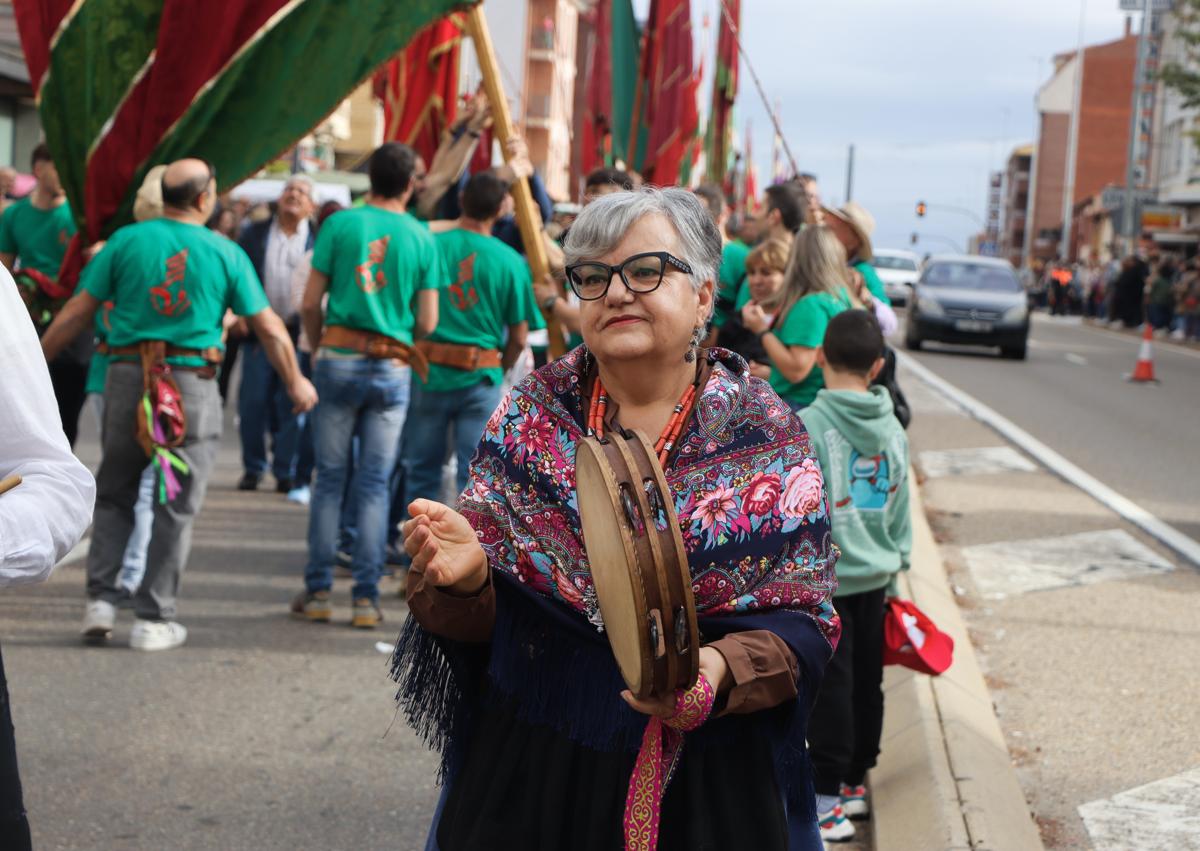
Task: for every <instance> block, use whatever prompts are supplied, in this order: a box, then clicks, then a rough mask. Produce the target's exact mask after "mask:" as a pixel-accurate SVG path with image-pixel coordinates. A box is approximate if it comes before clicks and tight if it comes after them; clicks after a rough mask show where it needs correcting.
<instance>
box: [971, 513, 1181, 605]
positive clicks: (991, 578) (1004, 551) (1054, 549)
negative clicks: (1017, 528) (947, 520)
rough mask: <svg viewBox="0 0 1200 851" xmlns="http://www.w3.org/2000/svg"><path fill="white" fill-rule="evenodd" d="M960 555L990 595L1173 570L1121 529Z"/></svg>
mask: <svg viewBox="0 0 1200 851" xmlns="http://www.w3.org/2000/svg"><path fill="white" fill-rule="evenodd" d="M962 555H963V560H964V561H965V562H966V563H967V569H968V570H970V571H971V578H972V579H974V580H975V585H976V586H977V587H978V588H979V593H980V594H981V595H983V596H984V597H986V598H988V599H990V600H1002V599H1004V598H1005V597H1013V596H1016V595H1017V594H1026V593H1028V592H1030V591H1049V590H1052V589H1055V588H1068V587H1073V586H1078V585H1093V584H1095V583H1097V582H1110V581H1112V580H1114V579H1131V578H1133V577H1137V576H1142V575H1146V574H1156V573H1166V572H1169V571H1172V570H1174V569H1175V566H1174V565H1173V564H1171V563H1170V562H1169V561H1167V560H1166V559H1164V558H1163V557H1162V556H1160V555H1159V554H1158V553H1156V552H1154V550H1152V549H1150V548H1149V547H1147V546H1146V545H1145V544H1143V543H1142V542H1141V541H1139V540H1138V539H1137V538H1135V537H1133V535H1130V534H1129V533H1128V532H1126V531H1125V530H1124V529H1108V530H1105V531H1102V532H1081V533H1079V534H1076V535H1058V536H1055V537H1051V538H1031V539H1028V540H1024V541H997V542H996V543H994V544H979V545H977V546H973V547H963V551H962Z"/></svg>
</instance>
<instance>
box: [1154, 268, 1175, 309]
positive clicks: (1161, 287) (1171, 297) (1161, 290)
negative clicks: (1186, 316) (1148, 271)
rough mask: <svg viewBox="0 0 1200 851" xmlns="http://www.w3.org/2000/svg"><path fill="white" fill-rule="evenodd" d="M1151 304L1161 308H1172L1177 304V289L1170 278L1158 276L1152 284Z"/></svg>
mask: <svg viewBox="0 0 1200 851" xmlns="http://www.w3.org/2000/svg"><path fill="white" fill-rule="evenodd" d="M1150 303H1151V304H1153V305H1156V306H1160V307H1172V306H1174V304H1175V288H1174V286H1172V284H1171V281H1170V279H1169V278H1164V277H1163V276H1161V275H1160V276H1158V277H1157V278H1155V279H1154V280H1153V281H1151V283H1150Z"/></svg>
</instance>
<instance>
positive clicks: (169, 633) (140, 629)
mask: <svg viewBox="0 0 1200 851" xmlns="http://www.w3.org/2000/svg"><path fill="white" fill-rule="evenodd" d="M185 641H187V629H186V628H185V627H184V626H183V624H179V623H175V621H143V620H139V621H137V622H136V623H134V625H133V631H132V632H131V633H130V634H129V646H130V647H132V648H133V649H134V650H170V649H172V648H173V647H178V646H179V645H181V644H183V642H185Z"/></svg>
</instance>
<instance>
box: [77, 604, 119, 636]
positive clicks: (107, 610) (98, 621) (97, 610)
mask: <svg viewBox="0 0 1200 851" xmlns="http://www.w3.org/2000/svg"><path fill="white" fill-rule="evenodd" d="M116 619H117V609H116V607H115V606H113V604H112V603H109V602H107V601H105V600H88V604H87V611H86V612H85V613H84V615H83V629H82V630H80V635H82V636H83V637H84V639H85V640H86V641H105V640H107V639H109V638H112V631H113V623H114V622H115V621H116Z"/></svg>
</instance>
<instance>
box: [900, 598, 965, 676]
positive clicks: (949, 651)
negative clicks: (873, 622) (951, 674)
mask: <svg viewBox="0 0 1200 851" xmlns="http://www.w3.org/2000/svg"><path fill="white" fill-rule="evenodd" d="M953 661H954V639H953V638H951V637H950V636H948V635H946V633H944V632H942V631H941V630H940V629H938V628H937V625H936V624H935V623H934V622H933V621H931V620H930V619H929V616H928V615H926V614H925V613H924V612H923V611H921V610H920V609H918V608H917V607H916V604H915V603H913V602H912V601H911V600H901V599H899V598H898V597H893V598H892V599H890V600H888V602H887V607H886V608H885V609H884V611H883V664H885V665H903V666H904V667H906V668H912V669H913V670H914V671H920V672H921V673H922V674H930V675H931V676H937V675H938V674H940V673H942V672H943V671H945V670H946V669H947V668H949V667H950V663H951V662H953Z"/></svg>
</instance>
